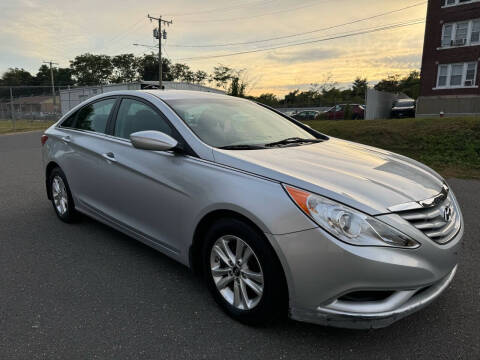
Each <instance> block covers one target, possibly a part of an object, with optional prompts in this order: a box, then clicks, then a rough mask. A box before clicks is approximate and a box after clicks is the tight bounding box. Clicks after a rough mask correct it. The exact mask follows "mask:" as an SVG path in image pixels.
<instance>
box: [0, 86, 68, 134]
mask: <svg viewBox="0 0 480 360" xmlns="http://www.w3.org/2000/svg"><path fill="white" fill-rule="evenodd" d="M63 88H65V87H57V88H55V92H54V93H53V92H52V88H51V87H50V86H0V122H1V125H2V128H6V127H8V124H10V126H11V128H12V129H13V130H15V129H16V128H17V125H19V126H24V124H25V123H34V122H35V123H38V122H45V123H47V122H52V121H56V120H58V119H59V118H60V116H61V115H62V110H61V104H60V91H61V89H63ZM37 125H38V124H37Z"/></svg>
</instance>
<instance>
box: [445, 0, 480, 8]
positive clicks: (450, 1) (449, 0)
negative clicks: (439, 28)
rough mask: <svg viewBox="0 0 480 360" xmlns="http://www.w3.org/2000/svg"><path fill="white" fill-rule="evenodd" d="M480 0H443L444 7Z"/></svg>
mask: <svg viewBox="0 0 480 360" xmlns="http://www.w3.org/2000/svg"><path fill="white" fill-rule="evenodd" d="M477 1H480V0H442V7H448V6H457V5H463V4H469V3H473V2H477Z"/></svg>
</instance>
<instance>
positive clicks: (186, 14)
mask: <svg viewBox="0 0 480 360" xmlns="http://www.w3.org/2000/svg"><path fill="white" fill-rule="evenodd" d="M274 1H278V0H266V1H261V0H260V1H249V2H247V3H242V4H237V5H234V6H228V7H221V8H215V9H208V10H200V11H195V12H190V13H183V14H175V13H174V14H167V15H168V16H171V17H182V16H190V15H197V14H206V13H211V12H218V11H222V10H226V11H228V10H232V9H233V10H234V9H238V8H242V7H247V6H250V5H252V4H253V5H257V4H262V5H264V4H266V3H270V2H274Z"/></svg>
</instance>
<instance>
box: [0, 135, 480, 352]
mask: <svg viewBox="0 0 480 360" xmlns="http://www.w3.org/2000/svg"><path fill="white" fill-rule="evenodd" d="M450 184H451V185H452V186H453V188H454V190H455V191H456V193H457V196H458V198H459V201H460V203H461V205H462V208H463V211H464V215H465V221H466V236H465V241H464V243H463V249H462V254H461V267H460V269H459V272H458V275H457V278H456V280H455V281H454V283H453V285H452V286H451V287H450V288H449V289H448V290H447V292H446V293H445V294H444V295H443V296H442V297H441V298H440V299H438V300H437V301H436V302H435V303H434V304H432V305H431V306H430V307H428V308H426V309H424V310H423V311H421V312H419V313H416V314H414V315H412V316H410V317H409V318H407V319H404V320H403V321H401V322H399V323H396V324H394V325H392V326H391V327H389V328H386V329H382V330H375V331H353V330H341V329H333V328H325V327H320V326H315V325H309V324H302V323H297V322H294V321H289V320H285V321H284V322H282V323H280V324H277V325H275V326H274V327H270V328H260V329H255V328H249V327H246V326H244V325H241V324H238V323H236V322H234V321H232V320H230V319H229V318H228V317H226V316H225V315H224V314H223V313H222V312H221V311H220V310H219V309H218V308H217V306H216V305H215V304H214V302H213V301H212V300H211V298H210V295H209V294H208V292H207V291H206V290H205V289H204V287H203V285H202V284H201V282H200V281H199V279H198V278H197V277H195V276H193V275H192V274H191V273H190V272H189V270H187V269H186V268H184V267H183V266H181V265H179V264H177V263H175V262H173V261H171V260H169V259H168V258H167V257H165V256H163V255H161V254H159V253H157V252H155V251H154V250H151V249H150V248H148V247H146V246H144V245H142V244H140V243H138V242H136V241H134V240H132V239H130V238H128V237H126V236H124V235H122V234H120V233H118V232H116V231H114V230H111V229H109V228H108V227H106V226H104V225H101V224H99V223H97V222H95V221H92V220H90V219H87V218H84V219H82V220H81V221H80V222H79V223H77V224H75V225H66V224H63V223H61V222H60V221H59V220H57V218H56V217H55V214H54V212H53V209H52V207H51V204H50V203H49V202H48V201H47V199H46V196H45V191H44V185H43V174H42V166H41V157H40V133H28V134H21V135H8V136H0V359H37V358H38V359H123V358H125V359H127V358H128V359H135V358H140V359H160V358H189V359H201V358H205V359H226V358H228V359H270V358H274V359H312V358H323V359H325V358H341V359H358V358H368V359H410V358H411V359H413V358H415V359H480V266H479V263H480V236H479V235H478V234H479V233H480V221H479V220H478V218H479V216H480V182H475V181H465V180H451V181H450Z"/></svg>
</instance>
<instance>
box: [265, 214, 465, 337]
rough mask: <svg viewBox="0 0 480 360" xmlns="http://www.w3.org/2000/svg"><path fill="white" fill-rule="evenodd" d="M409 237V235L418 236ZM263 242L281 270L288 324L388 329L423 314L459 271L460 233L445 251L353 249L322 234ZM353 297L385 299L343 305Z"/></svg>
mask: <svg viewBox="0 0 480 360" xmlns="http://www.w3.org/2000/svg"><path fill="white" fill-rule="evenodd" d="M383 220H384V221H385V219H383ZM387 220H388V219H387ZM408 228H413V227H411V226H409V227H408ZM408 228H407V227H406V228H405V229H403V230H405V231H406V230H407V229H408ZM411 231H413V232H412V233H411V234H409V235H411V236H415V235H418V236H421V235H419V233H415V231H416V230H411ZM267 236H268V237H269V238H270V241H271V243H272V244H273V246H274V247H275V248H276V250H277V253H278V256H279V258H280V261H281V263H282V265H283V268H284V270H285V276H286V279H287V282H288V288H289V295H290V316H291V318H293V319H295V320H299V321H305V322H311V323H316V324H322V325H329V326H336V327H344V328H357V329H368V328H380V327H385V326H388V325H390V324H391V323H393V322H395V321H397V320H399V319H401V318H403V317H405V316H407V315H409V314H411V313H413V312H415V311H417V310H419V309H421V308H422V307H424V306H426V305H427V304H429V303H430V302H432V301H433V300H434V299H435V298H436V297H438V296H439V295H440V294H441V293H442V292H443V291H444V290H445V289H446V288H447V287H448V285H449V284H450V283H451V281H452V279H453V277H454V275H455V272H456V269H457V263H458V259H457V253H458V250H459V247H460V241H461V238H462V236H463V228H462V230H461V231H460V232H459V233H458V234H457V236H456V237H455V238H454V239H453V240H452V241H451V242H449V243H448V244H447V245H442V246H441V245H438V244H436V243H434V242H433V241H432V240H430V239H428V238H426V237H425V238H424V239H421V243H422V245H421V246H420V247H419V248H418V249H397V248H388V247H363V246H352V245H348V244H345V243H343V242H341V241H339V240H337V239H335V238H334V237H332V236H331V235H329V234H328V233H327V232H325V231H324V230H322V229H320V228H315V229H311V230H305V231H302V232H297V233H293V234H286V235H267ZM418 236H417V237H414V238H417V239H418ZM356 292H373V293H375V292H378V293H381V292H385V293H387V295H388V296H386V297H385V298H382V299H379V300H377V299H375V300H374V301H373V300H366V301H354V302H349V301H348V300H347V301H345V297H346V296H347V298H348V295H350V294H354V293H356Z"/></svg>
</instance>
